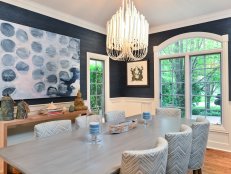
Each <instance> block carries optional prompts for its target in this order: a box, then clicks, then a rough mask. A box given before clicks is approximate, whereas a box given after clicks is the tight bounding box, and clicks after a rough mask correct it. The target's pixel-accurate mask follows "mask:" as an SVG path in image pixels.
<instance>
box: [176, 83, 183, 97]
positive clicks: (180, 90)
mask: <svg viewBox="0 0 231 174" xmlns="http://www.w3.org/2000/svg"><path fill="white" fill-rule="evenodd" d="M184 89H185V88H184V83H175V84H173V94H183V95H184V93H185V90H184Z"/></svg>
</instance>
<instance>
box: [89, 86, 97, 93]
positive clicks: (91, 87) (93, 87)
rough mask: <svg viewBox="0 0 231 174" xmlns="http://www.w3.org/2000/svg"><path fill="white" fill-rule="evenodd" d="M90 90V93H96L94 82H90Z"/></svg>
mask: <svg viewBox="0 0 231 174" xmlns="http://www.w3.org/2000/svg"><path fill="white" fill-rule="evenodd" d="M90 91H91V95H95V94H96V84H91V85H90Z"/></svg>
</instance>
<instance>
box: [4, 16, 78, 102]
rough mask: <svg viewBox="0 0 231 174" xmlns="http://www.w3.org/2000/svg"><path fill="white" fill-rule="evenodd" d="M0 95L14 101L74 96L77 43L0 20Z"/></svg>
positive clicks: (76, 80) (76, 84)
mask: <svg viewBox="0 0 231 174" xmlns="http://www.w3.org/2000/svg"><path fill="white" fill-rule="evenodd" d="M0 73H1V78H0V93H1V95H7V94H9V95H11V96H12V98H13V99H15V100H17V99H35V98H50V97H52V98H53V97H68V96H76V93H77V91H78V90H79V88H80V40H79V39H77V38H73V37H69V36H64V35H61V34H57V33H52V32H48V31H44V30H40V29H37V28H32V27H28V26H24V25H20V24H16V23H13V22H8V21H3V20H0Z"/></svg>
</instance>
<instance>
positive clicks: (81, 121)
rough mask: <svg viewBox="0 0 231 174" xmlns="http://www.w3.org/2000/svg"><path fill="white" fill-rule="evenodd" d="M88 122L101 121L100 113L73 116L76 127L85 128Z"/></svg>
mask: <svg viewBox="0 0 231 174" xmlns="http://www.w3.org/2000/svg"><path fill="white" fill-rule="evenodd" d="M90 122H100V123H101V122H102V117H101V116H100V115H84V116H79V117H76V118H75V124H76V126H77V128H87V127H88V124H89V123H90Z"/></svg>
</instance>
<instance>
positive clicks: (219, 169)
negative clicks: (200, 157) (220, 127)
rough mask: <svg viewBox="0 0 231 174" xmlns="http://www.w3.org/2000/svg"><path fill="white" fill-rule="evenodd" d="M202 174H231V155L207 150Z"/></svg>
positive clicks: (190, 173)
mask: <svg viewBox="0 0 231 174" xmlns="http://www.w3.org/2000/svg"><path fill="white" fill-rule="evenodd" d="M192 173H193V172H189V173H188V174H192ZM202 174H231V153H229V152H224V151H219V150H213V149H207V151H206V154H205V161H204V167H203V168H202Z"/></svg>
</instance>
